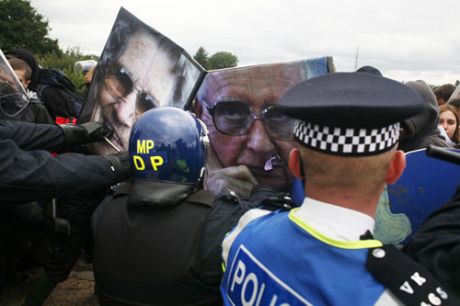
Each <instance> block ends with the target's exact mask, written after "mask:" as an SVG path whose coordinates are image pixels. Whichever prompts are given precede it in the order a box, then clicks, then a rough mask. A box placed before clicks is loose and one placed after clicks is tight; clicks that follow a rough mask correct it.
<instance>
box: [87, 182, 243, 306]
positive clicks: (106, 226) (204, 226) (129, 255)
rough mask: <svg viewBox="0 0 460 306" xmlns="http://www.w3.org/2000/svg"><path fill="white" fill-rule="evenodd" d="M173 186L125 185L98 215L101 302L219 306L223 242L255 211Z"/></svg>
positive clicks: (232, 200) (96, 269) (96, 272)
mask: <svg viewBox="0 0 460 306" xmlns="http://www.w3.org/2000/svg"><path fill="white" fill-rule="evenodd" d="M214 198H215V197H214V195H212V194H211V193H209V192H207V191H204V190H199V191H197V192H194V191H193V187H191V186H188V185H182V184H175V183H167V182H142V181H134V182H133V183H132V182H125V183H123V184H121V185H120V186H118V188H117V190H116V191H115V193H114V194H113V195H111V196H109V197H107V198H106V199H105V200H104V202H103V203H102V204H101V205H100V206H99V208H98V209H97V210H96V213H95V215H94V216H93V219H94V220H93V221H94V223H93V230H94V238H95V248H96V249H95V265H94V275H95V279H96V294H97V295H98V297H99V301H100V304H101V305H219V304H221V300H220V294H219V284H220V280H221V277H222V273H223V272H222V266H221V253H222V251H221V243H222V240H223V238H224V236H225V234H226V233H228V232H229V231H230V230H231V228H232V227H233V226H234V225H236V223H237V222H238V219H239V217H240V216H241V215H242V214H244V212H246V211H247V210H248V209H249V208H250V206H249V205H246V204H245V203H241V202H239V201H238V200H237V199H236V198H234V197H231V196H230V197H221V198H220V199H218V201H217V202H214Z"/></svg>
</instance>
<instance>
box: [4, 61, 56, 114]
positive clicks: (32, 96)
mask: <svg viewBox="0 0 460 306" xmlns="http://www.w3.org/2000/svg"><path fill="white" fill-rule="evenodd" d="M8 62H9V63H10V65H11V68H13V70H14V72H15V73H16V76H17V77H18V79H19V81H20V82H21V84H22V86H23V87H24V89H25V90H26V94H27V98H28V99H29V103H28V104H27V106H26V107H24V109H22V110H21V111H20V112H19V113H17V114H16V115H15V116H8V115H7V114H5V113H4V112H1V113H0V118H2V119H10V120H19V121H27V122H34V123H53V120H52V119H51V117H50V115H49V114H48V111H47V110H46V107H45V105H44V104H43V102H42V101H40V99H39V98H38V96H37V93H36V92H34V91H31V90H29V89H28V87H29V84H30V82H31V78H32V69H31V68H30V66H29V65H28V64H27V63H26V62H25V61H24V60H22V59H19V58H10V59H8Z"/></svg>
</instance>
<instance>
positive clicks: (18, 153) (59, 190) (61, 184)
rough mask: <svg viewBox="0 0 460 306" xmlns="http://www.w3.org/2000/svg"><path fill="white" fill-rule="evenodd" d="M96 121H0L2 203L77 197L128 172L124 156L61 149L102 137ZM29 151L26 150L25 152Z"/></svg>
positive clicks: (105, 187)
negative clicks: (49, 123)
mask: <svg viewBox="0 0 460 306" xmlns="http://www.w3.org/2000/svg"><path fill="white" fill-rule="evenodd" d="M102 134H103V133H102V127H101V125H100V124H98V123H95V122H91V123H88V124H84V125H63V126H56V125H47V124H32V123H27V122H16V121H8V120H0V193H1V195H2V196H1V197H0V205H2V204H20V203H25V202H28V201H36V200H46V199H50V198H52V197H78V196H80V195H81V194H82V193H93V192H97V191H100V190H106V189H108V188H109V187H110V186H112V185H114V184H116V183H117V182H120V181H123V180H125V179H126V178H127V177H129V166H128V163H127V155H125V154H121V155H120V154H116V155H109V156H104V157H103V156H90V155H81V154H75V153H64V154H60V155H58V156H56V157H54V156H53V155H51V153H49V152H48V151H45V150H49V151H53V152H60V151H63V150H66V149H68V148H70V147H72V146H75V145H77V144H83V143H86V142H89V141H95V140H100V139H101V138H102ZM28 151H29V152H28Z"/></svg>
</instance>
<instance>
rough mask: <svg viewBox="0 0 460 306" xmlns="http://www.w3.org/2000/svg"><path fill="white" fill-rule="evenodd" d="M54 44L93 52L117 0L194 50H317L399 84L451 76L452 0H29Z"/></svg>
mask: <svg viewBox="0 0 460 306" xmlns="http://www.w3.org/2000/svg"><path fill="white" fill-rule="evenodd" d="M31 3H32V5H33V6H34V7H35V8H36V9H37V10H38V11H39V12H40V13H41V14H43V15H44V16H46V17H47V18H48V20H49V23H50V26H51V28H52V30H51V37H52V38H57V39H59V42H60V45H61V47H63V48H68V47H79V48H80V50H81V51H83V52H85V53H91V54H96V55H98V54H100V53H101V51H102V48H103V46H104V44H105V41H106V39H107V36H108V34H109V31H110V29H111V27H112V24H113V21H114V19H115V17H116V14H117V12H118V9H119V8H120V6H124V7H125V8H126V9H128V10H129V11H131V12H132V13H133V14H134V15H136V16H137V17H139V18H140V19H142V20H143V21H144V22H145V23H147V24H149V25H150V26H152V27H154V28H155V29H157V30H158V31H160V32H162V33H163V34H165V35H166V36H168V37H169V38H171V39H172V40H174V41H175V42H176V43H178V44H179V45H181V46H182V47H184V48H185V49H186V50H187V51H188V52H189V53H190V54H192V55H193V54H194V53H195V51H196V50H197V49H198V47H199V46H203V47H205V49H207V50H208V52H209V53H213V52H216V51H230V52H232V53H234V54H235V55H237V56H238V58H239V60H240V66H244V65H251V64H261V63H274V62H283V61H290V60H298V59H304V58H312V57H318V56H323V55H330V56H333V57H334V61H335V64H336V67H337V69H338V70H339V71H351V70H353V69H354V67H355V58H356V53H357V49H358V48H359V56H358V66H362V65H372V66H375V67H377V68H378V69H380V70H381V71H382V72H383V74H384V75H385V76H388V77H391V78H394V79H396V80H399V81H409V80H417V79H423V80H425V81H427V82H428V83H431V84H442V83H447V82H450V83H453V82H455V80H458V79H460V60H459V55H460V35H458V29H460V18H459V17H458V13H459V12H460V1H455V0H440V1H428V0H419V1H415V0H404V1H401V0H384V1H383V0H347V1H340V0H337V1H331V0H323V1H313V0H284V1H283V0H232V1H223V0H151V1H141V0H129V1H121V0H110V1H108V0H98V1H93V0H78V1H74V0H54V1H50V0H32V1H31Z"/></svg>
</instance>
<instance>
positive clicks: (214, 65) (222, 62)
mask: <svg viewBox="0 0 460 306" xmlns="http://www.w3.org/2000/svg"><path fill="white" fill-rule="evenodd" d="M237 65H238V57H236V55H233V54H232V53H230V52H224V51H221V52H216V53H214V54H213V55H212V56H211V57H210V58H209V60H208V69H223V68H231V67H236V66H237Z"/></svg>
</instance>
